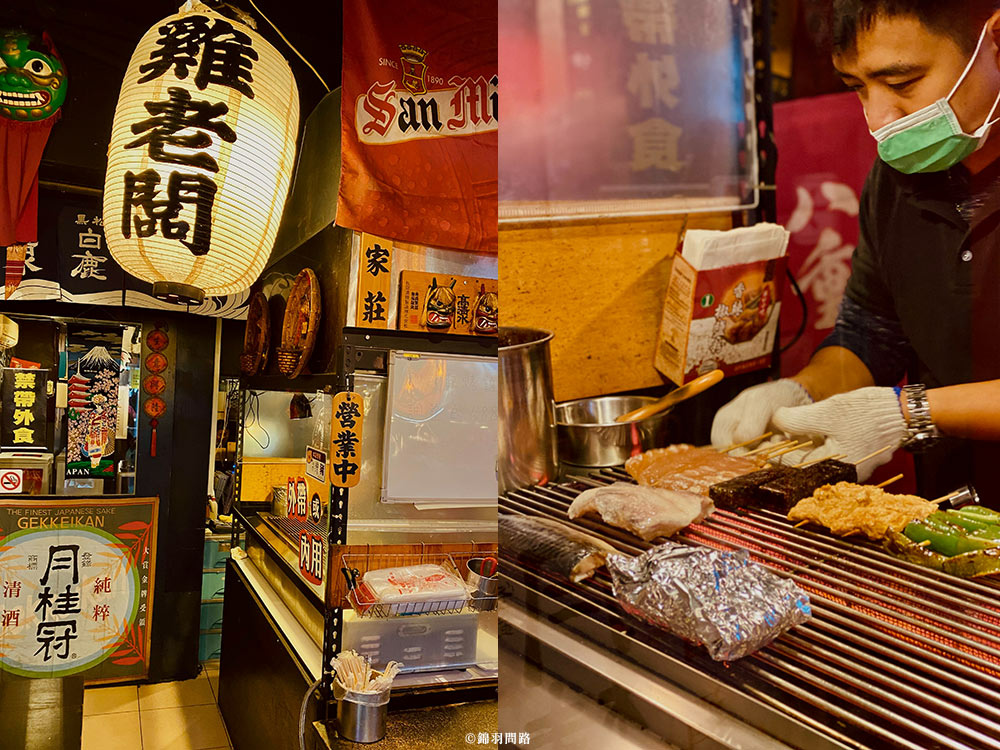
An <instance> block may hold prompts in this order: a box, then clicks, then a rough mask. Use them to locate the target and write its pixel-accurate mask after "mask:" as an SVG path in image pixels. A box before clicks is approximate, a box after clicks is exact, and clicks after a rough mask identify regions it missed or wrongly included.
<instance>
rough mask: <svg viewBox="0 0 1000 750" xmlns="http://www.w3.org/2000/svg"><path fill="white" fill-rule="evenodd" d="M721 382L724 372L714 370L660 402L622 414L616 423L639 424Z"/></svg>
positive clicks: (669, 394) (671, 393)
mask: <svg viewBox="0 0 1000 750" xmlns="http://www.w3.org/2000/svg"><path fill="white" fill-rule="evenodd" d="M720 380H722V370H712V371H711V372H709V373H705V374H704V375H702V376H701V377H697V378H695V379H694V380H692V381H691V382H690V383H688V384H687V385H682V386H681V387H680V388H678V389H677V390H674V391H671V392H670V393H668V394H667V395H666V396H664V397H663V398H661V399H660V400H659V401H655V402H653V403H652V404H647V405H646V406H640V407H639V408H638V409H634V410H632V411H630V412H627V413H626V414H622V415H621V416H620V417H618V419H616V420H615V421H616V422H638V421H639V420H642V419H646V418H647V417H651V416H653V415H654V414H659V413H660V412H661V411H665V410H666V409H669V408H670V407H671V406H676V405H677V404H679V403H680V402H681V401H685V400H687V399H689V398H691V397H692V396H697V395H698V394H699V393H701V392H702V391H706V390H708V389H709V388H711V387H712V386H713V385H715V384H716V383H718V382H719V381H720Z"/></svg>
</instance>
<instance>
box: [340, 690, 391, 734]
mask: <svg viewBox="0 0 1000 750" xmlns="http://www.w3.org/2000/svg"><path fill="white" fill-rule="evenodd" d="M388 711H389V691H388V690H386V691H385V692H384V693H375V694H371V695H369V694H368V693H353V692H351V691H347V693H346V694H345V695H344V696H343V697H342V698H340V699H339V700H338V701H337V732H338V733H339V734H340V736H341V737H343V738H344V739H345V740H350V741H351V742H378V741H379V740H380V739H382V738H383V737H385V719H386V715H387V713H388Z"/></svg>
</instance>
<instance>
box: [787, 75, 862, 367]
mask: <svg viewBox="0 0 1000 750" xmlns="http://www.w3.org/2000/svg"><path fill="white" fill-rule="evenodd" d="M774 132H775V140H776V142H777V145H778V154H779V158H778V180H777V184H778V223H779V224H781V225H783V226H784V227H785V228H786V229H788V231H789V232H791V234H792V236H791V239H790V241H789V243H788V267H789V269H790V270H791V272H792V274H793V275H794V276H795V278H796V279H797V280H798V283H799V287H800V288H801V289H802V292H803V294H805V297H806V302H807V304H808V308H809V315H808V319H807V321H806V329H805V333H804V334H803V336H802V338H801V339H800V340H799V341H798V343H796V344H795V346H793V347H792V348H791V349H789V350H788V351H787V352H785V353H784V354H783V355H782V359H781V371H782V375H785V376H788V375H794V374H795V373H796V372H798V371H799V370H801V369H802V368H803V367H804V366H805V364H806V363H807V362H808V361H809V358H810V357H811V356H812V353H813V351H814V350H815V349H816V347H817V346H819V344H820V342H821V341H823V339H825V338H826V336H827V334H829V333H830V331H831V329H832V328H833V324H834V321H836V319H837V311H838V310H839V308H840V301H841V299H842V298H843V296H844V288H845V286H846V285H847V279H848V277H849V276H850V275H851V254H852V253H853V252H854V247H855V245H856V244H857V241H858V202H859V199H860V197H861V188H862V187H863V186H864V182H865V177H866V176H867V175H868V170H869V169H871V165H872V163H873V162H874V160H875V153H876V152H875V139H874V138H872V137H871V136H870V135H869V134H868V127H867V124H866V123H865V118H864V113H863V112H862V110H861V104H860V103H859V102H858V98H857V96H856V95H854V94H853V93H850V92H848V93H845V94H833V95H830V96H818V97H813V98H810V99H795V100H793V101H788V102H781V103H780V104H777V105H776V106H775V108H774ZM782 299H784V300H786V304H785V306H784V308H783V310H782V315H781V338H782V341H789V340H791V338H792V337H793V336H794V335H795V331H796V330H797V329H798V326H799V322H800V321H801V314H800V310H799V307H798V306H797V305H796V304H795V296H794V295H793V294H792V292H791V290H790V289H788V288H787V286H786V288H785V289H784V290H783V296H782Z"/></svg>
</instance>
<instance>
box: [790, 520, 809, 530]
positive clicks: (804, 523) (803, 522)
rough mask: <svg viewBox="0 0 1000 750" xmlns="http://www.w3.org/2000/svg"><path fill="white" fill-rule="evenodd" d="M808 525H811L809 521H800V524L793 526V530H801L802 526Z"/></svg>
mask: <svg viewBox="0 0 1000 750" xmlns="http://www.w3.org/2000/svg"><path fill="white" fill-rule="evenodd" d="M807 523H809V521H808V520H806V521H799V522H798V523H797V524H795V525H794V526H792V528H793V529H797V528H799V527H800V526H805V525H806V524H807Z"/></svg>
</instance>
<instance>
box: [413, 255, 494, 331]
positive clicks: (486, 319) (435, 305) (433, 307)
mask: <svg viewBox="0 0 1000 750" xmlns="http://www.w3.org/2000/svg"><path fill="white" fill-rule="evenodd" d="M497 305H498V295H497V280H496V279H482V278H477V277H475V276H456V275H455V274H449V273H429V272H427V271H402V272H401V273H400V279H399V316H398V318H397V324H396V325H397V328H399V329H400V330H404V331H430V332H432V333H457V334H478V333H485V334H496V323H497V312H496V310H497Z"/></svg>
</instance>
